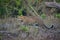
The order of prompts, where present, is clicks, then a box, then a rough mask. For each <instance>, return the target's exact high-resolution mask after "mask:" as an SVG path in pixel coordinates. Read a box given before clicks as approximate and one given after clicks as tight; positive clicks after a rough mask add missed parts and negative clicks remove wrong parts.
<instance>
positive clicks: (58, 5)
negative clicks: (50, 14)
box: [45, 2, 60, 9]
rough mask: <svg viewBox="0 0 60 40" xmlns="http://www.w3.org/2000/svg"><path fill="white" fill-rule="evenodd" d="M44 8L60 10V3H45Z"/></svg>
mask: <svg viewBox="0 0 60 40" xmlns="http://www.w3.org/2000/svg"><path fill="white" fill-rule="evenodd" d="M45 6H46V7H52V8H57V9H60V3H56V2H45Z"/></svg>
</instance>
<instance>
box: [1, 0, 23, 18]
mask: <svg viewBox="0 0 60 40" xmlns="http://www.w3.org/2000/svg"><path fill="white" fill-rule="evenodd" d="M22 1H23V0H0V17H2V16H4V15H5V16H9V15H11V14H18V15H22ZM14 10H17V11H18V13H15V12H14ZM13 12H14V13H13Z"/></svg>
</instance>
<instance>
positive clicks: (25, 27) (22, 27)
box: [20, 26, 29, 32]
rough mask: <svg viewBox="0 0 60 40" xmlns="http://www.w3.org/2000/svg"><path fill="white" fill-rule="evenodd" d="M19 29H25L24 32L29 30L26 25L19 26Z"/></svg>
mask: <svg viewBox="0 0 60 40" xmlns="http://www.w3.org/2000/svg"><path fill="white" fill-rule="evenodd" d="M20 29H21V30H22V31H25V32H28V31H29V27H27V26H21V27H20Z"/></svg>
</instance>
